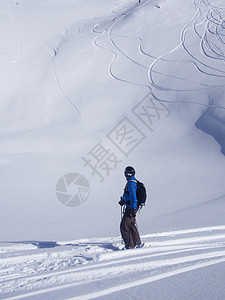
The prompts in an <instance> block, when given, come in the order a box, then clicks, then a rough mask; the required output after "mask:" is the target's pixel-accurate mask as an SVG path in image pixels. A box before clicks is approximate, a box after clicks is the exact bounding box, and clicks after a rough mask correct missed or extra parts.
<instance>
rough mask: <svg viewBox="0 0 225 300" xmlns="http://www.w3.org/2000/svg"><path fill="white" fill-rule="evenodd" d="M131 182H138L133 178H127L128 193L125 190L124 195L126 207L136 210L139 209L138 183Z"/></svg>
mask: <svg viewBox="0 0 225 300" xmlns="http://www.w3.org/2000/svg"><path fill="white" fill-rule="evenodd" d="M131 180H135V181H137V179H136V178H135V177H134V176H132V177H129V178H127V187H126V188H127V190H128V193H127V192H126V189H125V190H124V193H123V199H124V201H125V205H126V206H128V207H131V208H133V209H134V210H136V209H137V196H136V192H137V183H136V182H134V181H131Z"/></svg>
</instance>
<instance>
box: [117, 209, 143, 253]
mask: <svg viewBox="0 0 225 300" xmlns="http://www.w3.org/2000/svg"><path fill="white" fill-rule="evenodd" d="M129 211H130V208H129V207H126V210H125V213H124V215H123V218H122V220H121V223H120V232H121V235H122V238H123V240H124V243H125V248H126V249H129V248H134V247H135V246H138V245H140V244H141V239H140V235H139V232H138V229H137V226H136V219H135V217H131V216H130V213H129Z"/></svg>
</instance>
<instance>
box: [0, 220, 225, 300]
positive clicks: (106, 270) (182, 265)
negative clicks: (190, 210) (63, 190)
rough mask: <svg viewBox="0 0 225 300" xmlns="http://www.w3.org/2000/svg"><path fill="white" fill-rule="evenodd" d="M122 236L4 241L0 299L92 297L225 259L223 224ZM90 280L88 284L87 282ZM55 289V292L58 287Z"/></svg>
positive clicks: (0, 268) (0, 250)
mask: <svg viewBox="0 0 225 300" xmlns="http://www.w3.org/2000/svg"><path fill="white" fill-rule="evenodd" d="M142 241H143V242H145V247H144V248H142V249H134V250H125V251H118V250H119V248H121V247H122V245H121V244H120V238H119V237H118V238H99V239H89V240H88V239H86V240H76V241H69V242H34V241H33V242H32V241H31V242H29V241H27V242H14V243H12V244H10V243H8V244H6V245H4V244H2V243H1V244H0V255H1V258H0V266H1V267H0V299H34V297H37V298H38V299H68V295H69V297H73V298H74V299H92V298H96V297H99V296H104V295H108V297H110V294H111V293H113V292H116V291H120V290H125V289H127V288H130V287H132V286H139V285H142V284H147V283H151V282H153V281H156V280H161V279H163V278H164V279H165V278H168V277H171V276H174V275H178V274H181V273H184V272H189V271H192V270H196V269H199V268H204V267H208V266H211V265H215V264H219V263H223V262H225V226H215V227H205V228H194V229H187V230H180V231H169V232H160V233H155V234H148V235H144V236H142ZM87 284H88V289H87V288H85V287H86V285H87ZM56 292H57V293H56Z"/></svg>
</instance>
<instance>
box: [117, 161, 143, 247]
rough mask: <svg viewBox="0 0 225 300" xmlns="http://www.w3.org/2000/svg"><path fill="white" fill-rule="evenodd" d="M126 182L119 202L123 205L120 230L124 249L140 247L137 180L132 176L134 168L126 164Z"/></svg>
mask: <svg viewBox="0 0 225 300" xmlns="http://www.w3.org/2000/svg"><path fill="white" fill-rule="evenodd" d="M124 175H125V177H126V180H127V184H126V186H125V189H124V193H123V196H122V197H121V199H120V201H119V204H120V205H121V206H123V205H125V212H124V214H123V217H122V220H121V223H120V232H121V235H122V238H123V241H124V243H125V248H126V249H133V248H140V247H141V246H142V244H141V239H140V235H139V232H138V229H137V225H136V213H137V210H138V207H137V196H136V191H137V183H136V182H137V180H136V178H135V177H134V175H135V170H134V168H133V167H131V166H128V167H126V169H125V171H124Z"/></svg>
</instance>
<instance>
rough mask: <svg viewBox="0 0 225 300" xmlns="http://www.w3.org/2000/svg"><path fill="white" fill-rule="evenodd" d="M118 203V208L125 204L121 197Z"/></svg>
mask: <svg viewBox="0 0 225 300" xmlns="http://www.w3.org/2000/svg"><path fill="white" fill-rule="evenodd" d="M118 203H119V205H120V206H123V205H124V204H125V201H124V199H123V197H120V201H119V202H118Z"/></svg>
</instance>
